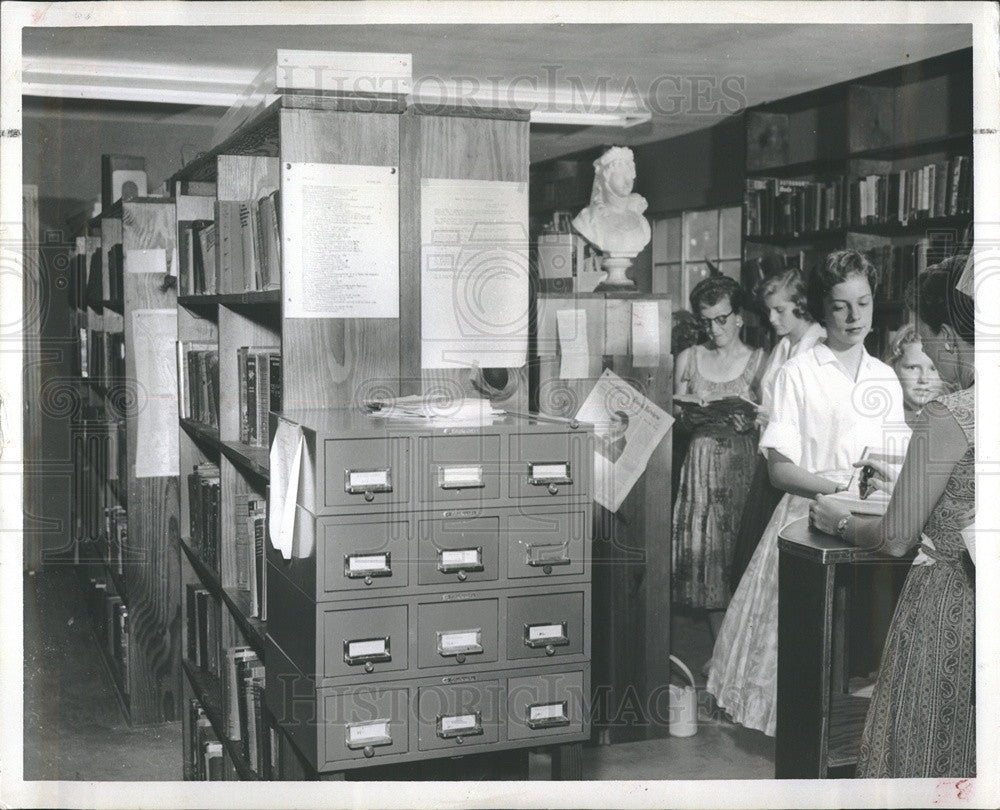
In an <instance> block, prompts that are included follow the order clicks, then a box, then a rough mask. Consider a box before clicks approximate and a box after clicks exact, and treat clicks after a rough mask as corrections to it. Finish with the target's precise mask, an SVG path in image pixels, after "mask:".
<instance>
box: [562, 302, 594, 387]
mask: <svg viewBox="0 0 1000 810" xmlns="http://www.w3.org/2000/svg"><path fill="white" fill-rule="evenodd" d="M556 329H557V331H558V333H559V354H560V358H561V359H560V362H559V376H560V377H561V378H562V379H564V380H579V379H583V378H586V377H588V376H589V374H590V350H589V348H588V345H587V310H585V309H560V310H559V311H558V312H556Z"/></svg>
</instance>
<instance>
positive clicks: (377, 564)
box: [344, 551, 392, 585]
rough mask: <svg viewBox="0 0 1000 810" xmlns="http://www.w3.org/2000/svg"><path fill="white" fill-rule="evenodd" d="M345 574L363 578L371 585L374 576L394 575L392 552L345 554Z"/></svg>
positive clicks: (349, 576)
mask: <svg viewBox="0 0 1000 810" xmlns="http://www.w3.org/2000/svg"><path fill="white" fill-rule="evenodd" d="M344 576H345V577H347V578H348V579H363V580H364V581H365V584H366V585H370V584H371V582H370V580H371V578H372V577H391V576H392V552H390V551H386V552H384V553H382V554H345V555H344Z"/></svg>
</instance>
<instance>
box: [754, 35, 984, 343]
mask: <svg viewBox="0 0 1000 810" xmlns="http://www.w3.org/2000/svg"><path fill="white" fill-rule="evenodd" d="M745 123H746V144H747V147H746V161H747V163H746V181H747V192H746V200H745V205H744V221H743V224H744V228H743V233H744V236H743V248H744V249H743V256H744V260H753V259H757V258H760V257H762V256H764V255H766V254H769V253H771V254H778V255H780V256H783V257H784V259H785V263H786V265H788V266H798V267H799V268H800V269H802V270H804V271H806V272H809V271H810V270H811V269H812V268H813V267H814V266H815V265H816V263H817V262H818V261H820V260H821V259H822V257H823V256H824V255H825V254H826V253H828V252H830V251H832V250H836V249H840V248H852V249H857V250H861V251H863V252H868V255H869V256H870V257H871V258H873V259H874V261H875V262H876V264H877V266H879V267H880V269H881V271H882V276H883V280H882V284H881V286H880V289H879V290H878V291H877V292H876V296H875V304H876V313H875V328H874V329H873V331H872V334H871V335H870V336H869V339H868V341H867V344H868V348H869V350H870V351H871V352H873V353H874V354H875V355H876V356H878V355H880V354H881V353H882V352H883V351H884V349H885V347H886V344H887V339H888V333H889V332H890V331H891V330H894V329H898V328H899V327H900V326H901V325H902V318H903V315H904V308H903V301H902V298H903V295H902V293H903V290H904V289H905V286H906V283H907V282H908V281H909V280H910V279H912V278H913V277H914V276H915V275H916V273H917V272H919V270H920V269H921V268H923V267H925V266H927V265H928V264H933V263H935V262H938V261H941V260H942V259H944V258H946V257H947V256H949V255H952V254H953V253H955V252H957V251H958V250H960V249H961V248H962V247H963V246H967V245H968V243H969V241H970V231H971V223H972V51H971V49H968V50H962V51H956V52H954V53H950V54H945V55H942V56H939V57H934V58H931V59H927V60H923V61H921V62H917V63H914V64H911V65H905V66H903V67H899V68H893V69H891V70H887V71H883V72H880V73H875V74H872V75H870V76H866V77H863V78H861V79H857V80H854V81H850V82H845V83H842V84H837V85H833V86H831V87H827V88H824V89H822V90H819V91H815V92H810V93H804V94H801V95H797V96H792V97H789V98H786V99H781V100H779V101H775V102H771V103H768V104H763V105H760V106H757V107H752V108H750V109H748V110H747V112H746V116H745Z"/></svg>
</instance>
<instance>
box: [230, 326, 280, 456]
mask: <svg viewBox="0 0 1000 810" xmlns="http://www.w3.org/2000/svg"><path fill="white" fill-rule="evenodd" d="M236 361H237V374H238V382H239V385H238V388H239V406H240V441H241V442H243V444H248V445H251V446H252V447H267V446H268V440H269V429H270V425H269V419H268V414H269V413H270V412H271V411H278V412H280V411H281V350H280V349H279V348H278V347H277V346H242V347H240V349H239V350H238V351H237V353H236Z"/></svg>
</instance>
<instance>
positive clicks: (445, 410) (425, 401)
mask: <svg viewBox="0 0 1000 810" xmlns="http://www.w3.org/2000/svg"><path fill="white" fill-rule="evenodd" d="M367 408H368V411H369V413H370V414H371V415H372V416H379V417H384V418H386V419H419V420H432V421H434V422H448V423H454V422H473V423H481V422H490V421H492V420H493V419H494V418H495V417H498V416H503V415H504V411H501V410H497V409H496V408H494V407H493V405H492V403H490V401H489V400H488V399H480V398H479V397H465V398H463V399H451V398H443V397H435V396H425V395H422V394H413V395H411V396H407V397H387V398H385V399H378V400H372V401H370V402H368V403H367Z"/></svg>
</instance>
